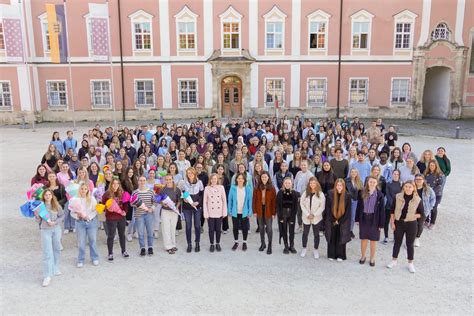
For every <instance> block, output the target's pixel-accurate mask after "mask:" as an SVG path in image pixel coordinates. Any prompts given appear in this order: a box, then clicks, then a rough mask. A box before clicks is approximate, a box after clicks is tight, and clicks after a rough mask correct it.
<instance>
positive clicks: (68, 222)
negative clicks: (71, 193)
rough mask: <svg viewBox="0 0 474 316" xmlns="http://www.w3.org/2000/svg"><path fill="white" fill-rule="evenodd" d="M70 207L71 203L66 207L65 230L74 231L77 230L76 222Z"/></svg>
mask: <svg viewBox="0 0 474 316" xmlns="http://www.w3.org/2000/svg"><path fill="white" fill-rule="evenodd" d="M68 206H69V202H67V203H66V205H64V229H68V230H72V229H74V228H76V220H75V219H74V218H73V217H72V216H71V211H70V210H69V208H68Z"/></svg>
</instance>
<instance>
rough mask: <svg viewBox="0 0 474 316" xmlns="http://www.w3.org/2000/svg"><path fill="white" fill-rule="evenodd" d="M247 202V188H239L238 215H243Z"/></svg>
mask: <svg viewBox="0 0 474 316" xmlns="http://www.w3.org/2000/svg"><path fill="white" fill-rule="evenodd" d="M244 202H245V187H242V188H239V187H237V214H242V213H243V211H244Z"/></svg>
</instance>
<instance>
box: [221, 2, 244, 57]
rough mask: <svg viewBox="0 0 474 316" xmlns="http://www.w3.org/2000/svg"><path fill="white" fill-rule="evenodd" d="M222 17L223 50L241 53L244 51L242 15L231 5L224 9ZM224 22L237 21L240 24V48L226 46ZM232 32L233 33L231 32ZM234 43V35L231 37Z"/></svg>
mask: <svg viewBox="0 0 474 316" xmlns="http://www.w3.org/2000/svg"><path fill="white" fill-rule="evenodd" d="M219 18H220V24H221V25H220V31H221V34H220V37H221V50H222V52H228V53H235V54H238V55H241V51H242V15H241V14H240V13H239V12H237V11H236V10H235V9H234V8H233V7H232V6H229V8H227V10H225V11H224V13H222V14H221V15H219ZM224 23H237V24H238V25H239V33H238V34H239V47H238V48H224ZM231 34H232V33H231ZM230 42H231V43H232V37H231V39H230Z"/></svg>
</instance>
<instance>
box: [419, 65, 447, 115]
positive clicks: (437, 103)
mask: <svg viewBox="0 0 474 316" xmlns="http://www.w3.org/2000/svg"><path fill="white" fill-rule="evenodd" d="M450 96H451V70H450V69H449V68H447V67H438V66H437V67H431V68H428V69H426V75H425V87H424V89H423V118H442V119H447V118H448V114H449V103H450Z"/></svg>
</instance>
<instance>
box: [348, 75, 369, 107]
mask: <svg viewBox="0 0 474 316" xmlns="http://www.w3.org/2000/svg"><path fill="white" fill-rule="evenodd" d="M367 95H368V80H367V79H351V87H350V96H349V102H350V104H365V103H367Z"/></svg>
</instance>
